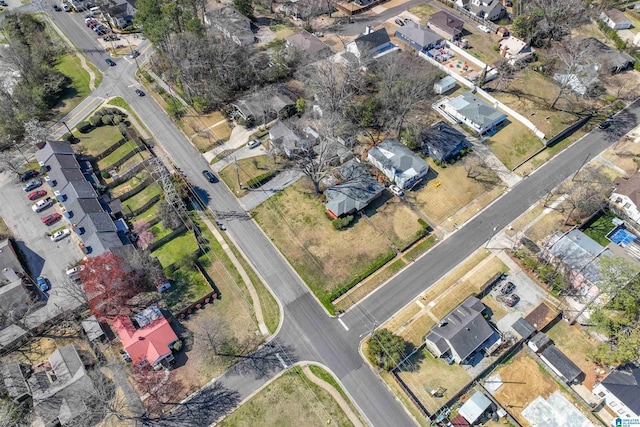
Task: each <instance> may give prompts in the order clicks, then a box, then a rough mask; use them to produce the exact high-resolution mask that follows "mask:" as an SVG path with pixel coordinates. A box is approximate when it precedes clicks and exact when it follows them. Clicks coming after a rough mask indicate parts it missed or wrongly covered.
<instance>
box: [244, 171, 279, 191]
mask: <svg viewBox="0 0 640 427" xmlns="http://www.w3.org/2000/svg"><path fill="white" fill-rule="evenodd" d="M275 175H276V173H275V171H269V172H265V173H263V174H262V175H258V176H256V177H255V178H251V179H250V180H248V181H247V182H246V183H245V187H248V188H254V187H260V186H261V185H264V184H266V183H267V182H268V181H269V180H270V179H271V178H273V177H274V176H275Z"/></svg>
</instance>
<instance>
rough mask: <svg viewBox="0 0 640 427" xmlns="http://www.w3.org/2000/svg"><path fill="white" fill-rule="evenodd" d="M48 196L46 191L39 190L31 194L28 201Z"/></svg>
mask: <svg viewBox="0 0 640 427" xmlns="http://www.w3.org/2000/svg"><path fill="white" fill-rule="evenodd" d="M46 195H47V192H46V191H44V190H37V191H34V192H33V193H29V195H28V196H27V199H29V200H38V199H39V198H40V197H44V196H46Z"/></svg>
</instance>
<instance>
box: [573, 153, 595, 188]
mask: <svg viewBox="0 0 640 427" xmlns="http://www.w3.org/2000/svg"><path fill="white" fill-rule="evenodd" d="M589 156H591V153H587V157H585V158H584V161H583V162H582V164H581V165H580V167H579V168H578V170H577V171H576V173H574V174H573V178H571V181H574V182H575V180H576V176H578V173H580V170H581V169H582V168H583V167H584V164H585V163H587V160H589Z"/></svg>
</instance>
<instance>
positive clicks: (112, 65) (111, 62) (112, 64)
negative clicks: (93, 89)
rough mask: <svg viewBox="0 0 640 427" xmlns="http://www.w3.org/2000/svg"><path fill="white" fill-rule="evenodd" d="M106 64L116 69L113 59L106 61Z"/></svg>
mask: <svg viewBox="0 0 640 427" xmlns="http://www.w3.org/2000/svg"><path fill="white" fill-rule="evenodd" d="M104 62H106V63H107V64H109V66H111V67H115V65H116V63H115V62H114V61H113V59H111V58H107V59H105V60H104Z"/></svg>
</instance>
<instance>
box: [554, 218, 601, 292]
mask: <svg viewBox="0 0 640 427" xmlns="http://www.w3.org/2000/svg"><path fill="white" fill-rule="evenodd" d="M550 243H551V247H550V248H549V253H550V254H552V255H553V256H555V257H556V258H558V259H559V260H560V261H562V263H564V264H565V265H566V266H567V267H569V268H570V269H572V270H575V271H579V272H580V273H581V274H582V275H583V276H585V277H586V278H587V279H589V280H590V281H591V282H593V283H595V282H597V281H598V277H599V276H600V273H599V269H598V263H597V258H598V257H600V256H603V255H604V256H613V254H612V253H611V251H609V249H606V248H604V247H603V246H602V245H600V244H599V243H598V242H596V241H595V240H593V239H592V238H591V237H589V236H587V235H586V234H584V233H583V232H582V231H580V230H578V229H577V228H574V229H572V230H570V231H569V232H568V233H565V234H562V235H561V234H560V233H558V232H557V233H556V234H555V235H554V236H552V238H551V241H550ZM594 261H596V262H594Z"/></svg>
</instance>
